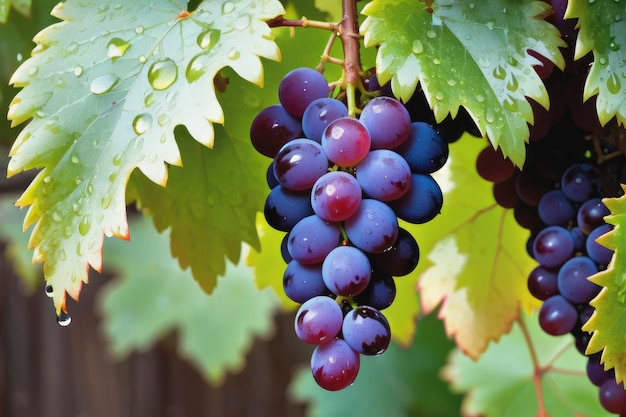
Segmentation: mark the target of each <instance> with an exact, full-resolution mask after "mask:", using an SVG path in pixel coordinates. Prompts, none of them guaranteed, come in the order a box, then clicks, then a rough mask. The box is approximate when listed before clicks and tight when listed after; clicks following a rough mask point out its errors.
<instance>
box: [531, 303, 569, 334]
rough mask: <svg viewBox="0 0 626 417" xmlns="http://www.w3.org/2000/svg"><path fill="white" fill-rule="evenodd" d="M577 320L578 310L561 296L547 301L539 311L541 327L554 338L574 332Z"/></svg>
mask: <svg viewBox="0 0 626 417" xmlns="http://www.w3.org/2000/svg"><path fill="white" fill-rule="evenodd" d="M577 319H578V315H577V313H576V308H575V307H574V306H573V305H571V304H570V303H569V301H567V300H566V299H565V298H563V297H562V296H560V295H555V296H552V297H550V298H548V299H547V300H545V301H544V302H543V304H542V305H541V309H540V310H539V325H540V326H541V328H542V329H543V331H544V332H546V333H548V334H550V335H552V336H561V335H564V334H567V333H569V332H570V331H572V329H573V328H574V326H576V320H577Z"/></svg>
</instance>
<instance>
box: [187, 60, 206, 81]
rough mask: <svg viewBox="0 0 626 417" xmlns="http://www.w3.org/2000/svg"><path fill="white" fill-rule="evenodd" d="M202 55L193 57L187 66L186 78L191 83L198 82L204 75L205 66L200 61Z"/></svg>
mask: <svg viewBox="0 0 626 417" xmlns="http://www.w3.org/2000/svg"><path fill="white" fill-rule="evenodd" d="M201 56H202V55H196V56H195V57H193V59H192V60H191V61H189V65H187V70H186V71H185V78H187V81H189V82H190V83H192V82H194V81H196V80H198V79H199V78H200V77H201V76H202V75H204V73H205V71H204V65H203V64H202V62H201V61H202V60H201V59H200V57H201Z"/></svg>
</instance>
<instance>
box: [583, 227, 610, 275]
mask: <svg viewBox="0 0 626 417" xmlns="http://www.w3.org/2000/svg"><path fill="white" fill-rule="evenodd" d="M612 228H613V227H612V226H611V225H610V224H603V225H601V226H598V227H596V228H595V229H593V230H592V231H591V233H589V236H588V237H587V244H586V246H585V248H586V249H587V255H588V256H589V257H590V258H591V259H592V260H593V261H594V262H595V263H597V264H599V265H608V263H609V262H610V261H611V258H612V257H613V251H612V250H611V249H609V248H607V247H606V246H603V245H601V244H599V243H598V242H596V239H598V238H599V237H600V236H602V235H604V234H605V233H608V232H609V231H610V230H611V229H612Z"/></svg>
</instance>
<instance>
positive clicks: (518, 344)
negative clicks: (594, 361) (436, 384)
mask: <svg viewBox="0 0 626 417" xmlns="http://www.w3.org/2000/svg"><path fill="white" fill-rule="evenodd" d="M520 323H523V326H522V325H520ZM586 363H587V360H586V358H585V356H583V355H581V354H580V353H579V352H578V350H577V349H576V348H575V347H574V343H573V340H572V337H571V336H570V335H566V336H561V337H554V336H550V335H548V334H546V333H545V332H543V331H542V330H541V328H540V327H539V323H538V319H537V316H531V317H524V319H523V321H520V322H518V325H516V326H515V327H514V328H513V330H512V331H511V333H510V334H509V335H507V336H505V337H503V338H502V339H501V340H500V341H499V342H498V343H496V344H493V345H491V346H490V347H489V349H488V350H487V351H486V352H485V354H484V355H483V356H482V357H481V358H480V360H478V361H473V360H471V359H470V358H468V357H467V356H465V355H463V354H462V353H461V352H460V351H458V350H457V351H455V352H454V353H453V354H452V355H451V356H450V360H449V363H448V365H447V366H446V367H445V368H444V369H443V371H442V374H443V376H444V378H445V379H446V380H447V381H449V382H450V383H451V387H452V390H453V391H454V392H459V393H465V394H466V396H465V399H464V401H463V407H462V411H463V415H472V416H473V415H480V416H483V417H501V416H577V417H609V416H610V415H612V414H610V413H608V412H607V411H605V410H604V409H603V408H602V406H601V405H600V402H599V401H598V387H596V386H594V385H593V384H592V383H591V382H590V381H589V379H588V378H587V374H586V372H585V369H586V368H585V367H586ZM539 389H540V390H541V397H539V395H538V390H539ZM540 407H541V411H542V412H539V410H540Z"/></svg>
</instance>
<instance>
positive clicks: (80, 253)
mask: <svg viewBox="0 0 626 417" xmlns="http://www.w3.org/2000/svg"><path fill="white" fill-rule="evenodd" d="M76 255H78V256H83V246H82V245H81V243H80V242H78V243H77V244H76Z"/></svg>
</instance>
